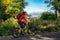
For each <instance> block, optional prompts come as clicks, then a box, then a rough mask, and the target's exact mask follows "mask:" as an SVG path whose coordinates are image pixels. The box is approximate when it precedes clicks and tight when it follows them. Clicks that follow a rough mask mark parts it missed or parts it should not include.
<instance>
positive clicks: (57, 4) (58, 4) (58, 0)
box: [45, 0, 60, 18]
mask: <svg viewBox="0 0 60 40" xmlns="http://www.w3.org/2000/svg"><path fill="white" fill-rule="evenodd" d="M45 3H49V5H48V6H50V5H51V6H52V8H51V9H53V10H55V13H56V18H57V13H58V12H60V11H59V10H60V0H46V1H45Z"/></svg>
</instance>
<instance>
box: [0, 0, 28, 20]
mask: <svg viewBox="0 0 60 40" xmlns="http://www.w3.org/2000/svg"><path fill="white" fill-rule="evenodd" d="M25 5H27V2H25V1H24V0H0V14H1V15H0V19H3V20H6V19H7V18H9V17H15V16H16V15H17V14H18V13H21V12H22V11H23V9H24V8H25ZM16 11H17V13H16ZM2 17H3V18H2ZM5 17H6V18H5Z"/></svg>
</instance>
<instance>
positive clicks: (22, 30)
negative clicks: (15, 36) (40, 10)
mask: <svg viewBox="0 0 60 40" xmlns="http://www.w3.org/2000/svg"><path fill="white" fill-rule="evenodd" d="M20 26H21V35H24V31H25V27H26V25H25V23H24V22H22V23H20Z"/></svg>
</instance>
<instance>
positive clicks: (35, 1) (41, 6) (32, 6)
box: [24, 0, 50, 13]
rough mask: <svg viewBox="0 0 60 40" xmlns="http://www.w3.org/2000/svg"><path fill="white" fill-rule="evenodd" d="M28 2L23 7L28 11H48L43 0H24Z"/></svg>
mask: <svg viewBox="0 0 60 40" xmlns="http://www.w3.org/2000/svg"><path fill="white" fill-rule="evenodd" d="M25 1H26V2H28V6H26V8H25V9H24V10H25V11H27V12H28V13H32V12H44V11H49V10H50V7H47V4H46V3H44V1H45V0H25Z"/></svg>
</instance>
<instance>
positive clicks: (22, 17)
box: [18, 11, 30, 35]
mask: <svg viewBox="0 0 60 40" xmlns="http://www.w3.org/2000/svg"><path fill="white" fill-rule="evenodd" d="M18 16H19V15H18ZM29 22H30V20H29V19H28V18H27V17H26V11H23V12H22V14H20V16H19V18H18V23H19V24H20V26H21V35H24V31H25V29H26V25H28V23H29Z"/></svg>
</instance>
